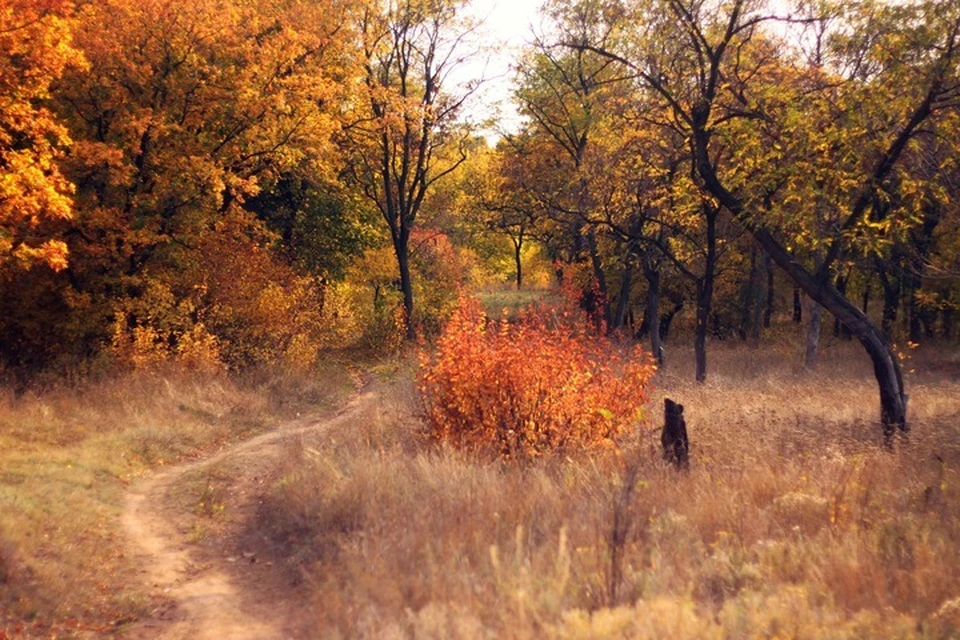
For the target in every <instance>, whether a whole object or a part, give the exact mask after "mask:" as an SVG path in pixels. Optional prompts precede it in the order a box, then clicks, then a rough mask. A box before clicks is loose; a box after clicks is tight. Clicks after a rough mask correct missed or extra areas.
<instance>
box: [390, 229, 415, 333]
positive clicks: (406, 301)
mask: <svg viewBox="0 0 960 640" xmlns="http://www.w3.org/2000/svg"><path fill="white" fill-rule="evenodd" d="M407 245H408V243H407V242H405V241H403V242H394V244H393V248H394V251H395V252H396V254H397V267H398V268H399V270H400V291H401V292H402V293H403V313H404V316H405V318H404V319H405V320H406V324H407V331H406V337H407V339H408V340H415V339H416V337H417V328H416V327H415V326H414V322H413V280H412V279H411V277H410V249H409V248H408V246H407Z"/></svg>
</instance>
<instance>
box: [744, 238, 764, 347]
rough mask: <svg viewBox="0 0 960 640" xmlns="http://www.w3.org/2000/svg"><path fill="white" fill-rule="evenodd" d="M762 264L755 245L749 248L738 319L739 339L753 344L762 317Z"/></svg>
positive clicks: (757, 338) (758, 336)
mask: <svg viewBox="0 0 960 640" xmlns="http://www.w3.org/2000/svg"><path fill="white" fill-rule="evenodd" d="M762 272H763V263H762V261H761V260H760V258H759V256H758V255H757V245H756V243H754V244H753V245H752V246H751V247H750V277H749V278H748V279H747V282H746V286H744V289H743V295H742V301H743V316H742V317H741V319H740V337H741V339H743V340H746V339H748V338H749V339H750V340H752V341H754V342H756V341H757V340H759V339H760V322H761V319H762V316H763V273H762Z"/></svg>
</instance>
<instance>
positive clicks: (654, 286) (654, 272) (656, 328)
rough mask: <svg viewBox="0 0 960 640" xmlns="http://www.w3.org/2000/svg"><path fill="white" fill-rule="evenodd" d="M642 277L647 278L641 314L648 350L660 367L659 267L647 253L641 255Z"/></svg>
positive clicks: (662, 364) (662, 362) (663, 358)
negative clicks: (647, 336) (648, 341)
mask: <svg viewBox="0 0 960 640" xmlns="http://www.w3.org/2000/svg"><path fill="white" fill-rule="evenodd" d="M643 277H644V278H646V280H647V306H646V308H645V309H644V312H643V315H644V317H645V318H646V319H647V331H649V332H650V351H651V353H653V356H654V357H655V358H656V359H657V365H658V366H659V367H660V368H661V369H662V368H663V367H664V366H666V358H665V357H664V354H663V337H662V336H661V335H660V269H658V268H657V266H656V265H655V264H653V261H652V260H651V259H650V257H649V255H645V256H644V257H643Z"/></svg>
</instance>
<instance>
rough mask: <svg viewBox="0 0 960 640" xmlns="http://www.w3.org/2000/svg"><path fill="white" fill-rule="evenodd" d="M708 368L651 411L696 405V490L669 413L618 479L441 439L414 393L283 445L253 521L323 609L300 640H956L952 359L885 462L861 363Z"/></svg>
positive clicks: (931, 364) (921, 388) (642, 438)
mask: <svg viewBox="0 0 960 640" xmlns="http://www.w3.org/2000/svg"><path fill="white" fill-rule="evenodd" d="M711 356H712V357H711V375H710V379H709V381H708V383H707V384H705V385H695V384H693V383H691V382H689V380H691V379H692V377H693V376H692V362H691V361H692V354H690V353H686V352H684V351H682V350H679V351H677V352H673V353H671V357H672V360H671V362H672V368H671V369H669V370H667V371H664V372H662V373H661V374H660V375H659V377H658V379H657V381H656V385H657V387H658V388H657V389H656V391H655V393H654V400H653V401H652V403H651V406H652V407H656V408H659V407H660V406H661V403H662V397H663V396H664V395H667V396H669V397H671V398H674V399H675V400H677V401H679V402H682V403H683V404H684V405H685V406H686V417H687V422H688V428H689V432H690V438H691V442H692V447H693V448H692V466H691V469H690V471H689V472H688V473H677V472H675V471H673V470H672V469H669V468H666V467H665V465H664V464H663V463H662V461H661V460H660V457H659V452H658V450H657V448H658V446H659V444H658V438H657V435H658V434H657V426H658V425H659V423H660V420H661V417H660V416H659V415H652V416H651V417H650V419H649V420H648V423H647V424H645V425H640V426H638V429H637V431H636V433H635V434H634V437H633V439H632V441H631V442H629V443H626V444H625V454H624V458H623V461H622V464H620V465H609V464H600V463H598V462H594V461H592V460H591V459H590V458H579V459H570V458H566V459H550V460H544V461H540V462H537V463H533V464H525V465H520V464H504V463H498V462H492V461H489V460H487V461H482V460H477V459H474V458H470V457H468V456H465V455H463V454H461V453H458V452H456V451H453V450H451V449H448V448H443V447H439V448H438V447H436V446H433V445H430V444H429V443H428V442H427V441H426V440H425V439H424V438H423V436H422V427H421V425H420V423H419V422H418V420H417V418H416V401H415V394H414V391H413V389H412V386H411V384H410V383H409V382H408V381H404V378H403V376H400V378H399V379H398V380H399V381H397V380H395V381H393V382H391V383H381V387H382V390H383V396H382V400H381V401H380V402H379V404H377V405H376V406H375V407H372V408H371V409H369V411H368V412H367V413H366V414H365V415H363V416H362V417H361V418H360V419H358V420H356V421H354V422H353V423H351V424H349V425H344V426H343V427H342V428H340V429H339V430H338V431H336V432H335V433H327V434H324V435H322V436H319V437H317V438H314V439H305V440H304V441H303V442H302V443H301V444H300V445H297V446H296V447H295V448H294V450H292V451H291V452H290V455H289V456H288V457H287V458H288V463H287V464H288V466H287V468H286V469H285V470H284V471H283V473H282V474H281V475H280V476H279V477H278V480H277V481H276V482H275V484H274V485H273V487H272V489H271V490H270V492H269V495H268V496H267V499H266V501H265V502H264V506H263V509H262V512H261V514H260V518H259V521H258V522H257V523H256V527H257V529H258V532H267V533H269V535H270V536H271V537H272V540H273V541H274V543H275V545H276V549H277V553H278V557H279V559H280V563H279V565H280V566H285V567H286V568H287V570H289V571H290V572H291V576H292V577H293V578H295V579H296V580H297V581H299V582H300V584H301V585H303V588H305V589H309V590H310V593H311V594H312V602H313V603H314V605H315V606H313V607H311V612H310V620H309V623H308V624H307V625H305V626H304V630H303V635H304V637H315V638H337V637H341V638H353V637H375V638H541V637H546V638H775V637H776V638H952V637H958V636H960V579H958V578H957V576H960V382H958V377H957V375H956V373H957V372H960V369H957V370H956V371H955V373H952V374H951V373H949V372H950V371H954V369H953V368H952V367H953V366H954V365H953V364H952V362H953V361H951V360H950V359H949V358H948V357H947V356H946V355H944V353H942V352H939V353H931V354H924V353H919V354H915V355H914V357H913V361H912V362H911V363H908V368H914V369H916V372H915V373H913V374H910V378H911V380H910V393H911V401H910V416H911V420H912V424H913V432H912V434H911V436H910V438H909V440H906V441H899V442H897V443H896V446H895V449H894V451H893V452H890V451H887V450H885V449H884V448H883V447H882V445H881V433H880V428H879V425H878V424H877V421H876V417H877V413H878V408H877V404H878V403H877V400H876V391H875V387H874V385H873V384H872V383H871V381H870V380H869V378H867V377H866V376H867V375H869V365H868V363H866V362H864V361H863V357H862V356H861V354H860V352H859V351H858V350H857V349H856V348H855V347H854V346H852V345H842V344H841V345H834V346H832V347H830V348H828V349H826V351H825V353H824V356H823V360H822V362H821V365H820V371H819V373H818V374H817V375H810V374H806V373H803V372H802V371H801V370H800V369H799V368H798V367H795V366H794V364H793V363H794V362H795V361H797V360H796V358H795V357H794V354H792V353H790V352H787V351H784V350H783V349H782V348H780V347H763V348H759V349H753V350H750V349H747V348H745V347H737V348H733V347H729V348H728V347H724V346H718V347H716V348H714V349H713V351H712V353H711ZM652 411H653V410H652ZM654 413H655V414H656V413H659V412H658V411H654Z"/></svg>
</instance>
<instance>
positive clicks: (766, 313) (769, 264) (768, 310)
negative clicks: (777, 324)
mask: <svg viewBox="0 0 960 640" xmlns="http://www.w3.org/2000/svg"><path fill="white" fill-rule="evenodd" d="M763 268H764V269H765V270H766V272H767V304H766V306H765V307H764V308H763V328H764V329H769V328H770V321H771V319H772V317H773V301H774V296H775V291H774V288H773V260H771V259H770V254H768V253H767V252H766V251H764V252H763Z"/></svg>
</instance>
